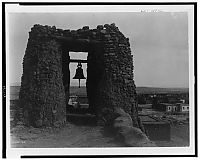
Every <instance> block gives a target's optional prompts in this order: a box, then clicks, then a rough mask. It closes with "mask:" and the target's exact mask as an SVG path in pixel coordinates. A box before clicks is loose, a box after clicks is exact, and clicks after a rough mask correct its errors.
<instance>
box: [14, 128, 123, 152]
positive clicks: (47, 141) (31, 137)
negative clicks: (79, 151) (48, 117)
mask: <svg viewBox="0 0 200 160" xmlns="http://www.w3.org/2000/svg"><path fill="white" fill-rule="evenodd" d="M11 139H12V140H11V146H12V147H17V148H65V147H123V146H124V144H123V143H122V142H118V141H117V140H116V139H115V138H114V135H112V133H110V132H107V131H105V130H104V129H103V127H99V126H78V125H73V124H66V125H65V126H63V128H60V129H58V128H57V129H51V128H49V129H36V128H26V127H23V126H17V127H15V128H13V129H12V130H11Z"/></svg>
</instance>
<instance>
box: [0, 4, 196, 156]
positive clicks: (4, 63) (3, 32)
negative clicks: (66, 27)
mask: <svg viewBox="0 0 200 160" xmlns="http://www.w3.org/2000/svg"><path fill="white" fill-rule="evenodd" d="M9 4H19V5H24V6H29V5H32V6H33V5H34V6H38V5H49V6H51V5H193V7H194V10H193V12H194V19H193V20H194V28H193V29H194V33H193V34H194V53H193V54H194V55H193V56H194V77H195V78H194V79H195V83H194V97H193V98H194V115H195V117H194V119H195V120H194V132H195V133H194V134H195V137H194V139H195V144H194V145H195V154H193V155H167V154H166V155H53V156H52V155H21V158H122V157H197V156H198V151H197V150H198V135H197V130H198V121H197V120H198V119H197V113H198V112H197V2H2V90H3V94H2V147H3V148H2V158H6V157H7V155H6V147H7V144H6V87H8V86H6V74H7V73H6V53H7V52H6V38H7V37H6V13H5V6H6V5H9Z"/></svg>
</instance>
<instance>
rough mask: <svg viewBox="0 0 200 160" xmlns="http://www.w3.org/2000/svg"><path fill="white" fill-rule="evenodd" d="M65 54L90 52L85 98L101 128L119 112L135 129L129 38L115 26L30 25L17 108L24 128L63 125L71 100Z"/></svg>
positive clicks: (136, 122) (135, 117)
mask: <svg viewBox="0 0 200 160" xmlns="http://www.w3.org/2000/svg"><path fill="white" fill-rule="evenodd" d="M69 51H74V52H78V51H82V52H85V51H86V52H88V59H87V60H88V62H87V67H88V68H87V75H88V76H87V82H86V86H87V95H88V99H89V105H90V109H91V111H92V112H93V113H94V114H96V115H97V117H98V118H99V119H103V120H104V122H105V124H108V123H110V122H113V120H114V119H115V118H116V113H115V108H120V107H121V108H123V110H124V111H125V112H126V113H128V114H129V115H130V117H131V119H132V122H133V126H135V127H138V114H137V102H136V90H135V88H136V87H135V84H134V80H133V58H132V55H131V49H130V43H129V39H128V38H126V37H125V36H124V35H123V34H122V33H121V32H120V31H119V29H118V27H116V26H115V24H111V25H109V24H105V25H99V26H97V28H96V29H90V28H89V27H88V26H85V27H83V28H82V29H78V30H76V31H75V30H62V29H56V27H55V26H53V27H50V26H42V25H39V24H36V25H34V26H33V27H32V28H31V31H30V32H29V39H28V44H27V48H26V52H25V55H24V59H23V75H22V81H21V89H20V95H19V96H20V104H21V106H22V108H23V119H24V122H25V123H26V124H27V125H32V126H37V127H41V126H51V125H54V124H56V125H58V123H63V121H65V112H66V111H65V107H66V102H67V101H68V98H69V75H70V74H69V72H70V71H69Z"/></svg>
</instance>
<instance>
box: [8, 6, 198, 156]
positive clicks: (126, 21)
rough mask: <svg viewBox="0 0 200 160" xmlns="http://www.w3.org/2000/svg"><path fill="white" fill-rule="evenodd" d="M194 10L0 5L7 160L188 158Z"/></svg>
mask: <svg viewBox="0 0 200 160" xmlns="http://www.w3.org/2000/svg"><path fill="white" fill-rule="evenodd" d="M193 7H194V6H192V5H128V6H126V5H99V6H98V5H96V6H92V5H88V6H87V5H61V6H59V5H56V6H52V5H47V6H45V5H41V6H26V5H21V6H20V5H19V4H7V5H6V62H7V66H6V67H7V68H6V76H7V79H6V83H7V87H6V89H7V94H6V95H8V96H7V97H6V102H7V106H6V109H7V117H6V120H7V146H8V154H9V155H10V156H11V157H12V156H14V155H18V156H19V155H22V154H21V153H19V151H20V152H22V153H23V155H38V154H39V155H42V154H43V153H42V152H43V151H44V154H45V155H49V154H50V155H53V154H62V155H63V154H64V155H86V154H87V155H91V154H92V155H94V154H96V155H105V154H106V155H145V154H146V155H150V154H153V155H162V154H163V155H181V154H182V155H184V154H186V155H190V154H194V150H195V148H194V146H195V129H194V123H195V112H194V111H195V105H194V48H193V47H194V44H193V43H194V41H193V39H194V32H193V31H194V24H193V23H194V8H193ZM38 148H40V151H38ZM17 149H18V150H17ZM23 149H28V151H27V150H26V152H25V151H24V152H23ZM36 149H37V151H36ZM46 149H47V150H46ZM48 149H50V150H48ZM51 149H54V150H51ZM67 149H71V150H67ZM84 149H86V150H84ZM93 149H94V150H93ZM99 149H101V151H100V150H99ZM109 149H111V150H109ZM165 149H166V150H165ZM16 150H17V151H16ZM66 151H67V152H66ZM86 151H87V153H86ZM54 152H56V153H54Z"/></svg>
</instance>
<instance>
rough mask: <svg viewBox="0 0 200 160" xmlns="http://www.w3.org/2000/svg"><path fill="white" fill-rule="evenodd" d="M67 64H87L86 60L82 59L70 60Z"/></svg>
mask: <svg viewBox="0 0 200 160" xmlns="http://www.w3.org/2000/svg"><path fill="white" fill-rule="evenodd" d="M69 62H71V63H78V62H80V63H87V60H83V59H70V60H69Z"/></svg>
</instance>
